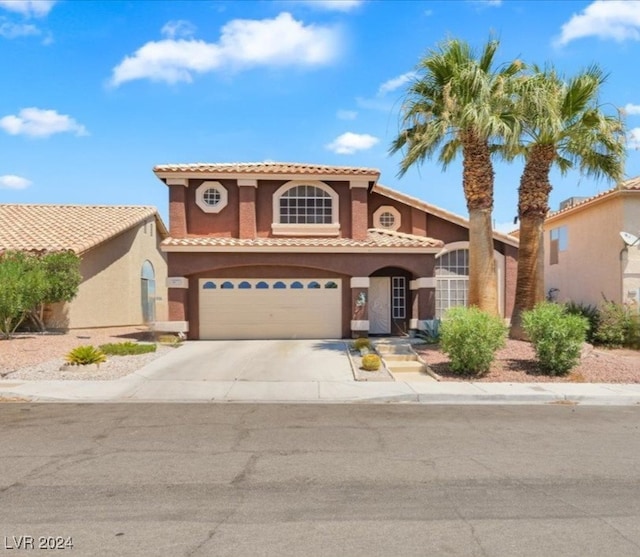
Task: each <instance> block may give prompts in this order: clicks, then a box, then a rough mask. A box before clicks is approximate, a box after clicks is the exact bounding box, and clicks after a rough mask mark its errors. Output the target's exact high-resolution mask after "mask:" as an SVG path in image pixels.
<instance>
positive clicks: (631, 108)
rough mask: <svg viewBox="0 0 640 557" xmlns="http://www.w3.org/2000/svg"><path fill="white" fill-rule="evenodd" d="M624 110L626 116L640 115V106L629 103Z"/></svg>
mask: <svg viewBox="0 0 640 557" xmlns="http://www.w3.org/2000/svg"><path fill="white" fill-rule="evenodd" d="M623 110H624V112H625V113H626V114H633V115H635V114H640V104H631V103H629V104H627V105H626V106H625V107H624V109H623Z"/></svg>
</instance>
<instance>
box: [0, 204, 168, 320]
mask: <svg viewBox="0 0 640 557" xmlns="http://www.w3.org/2000/svg"><path fill="white" fill-rule="evenodd" d="M167 235H168V233H167V229H166V228H165V226H164V224H163V223H162V220H161V219H160V216H159V215H158V212H157V210H156V209H155V208H154V207H130V206H107V205H102V206H88V205H87V206H85V205H19V204H15V205H14V204H0V251H4V250H23V251H31V252H39V253H43V252H53V251H63V250H71V251H73V252H75V253H76V254H78V255H79V256H80V258H81V263H80V272H81V274H82V282H81V284H80V288H79V290H78V295H77V297H76V298H75V299H74V300H73V301H72V302H70V303H68V304H53V305H51V306H49V307H47V308H46V310H45V323H46V325H47V326H48V327H51V328H62V329H78V328H88V327H114V326H126V325H140V324H143V323H147V322H152V321H155V320H156V319H161V320H164V319H166V316H167V290H166V277H167V263H166V258H165V255H164V254H163V253H162V252H161V251H160V242H161V241H162V240H163V239H164V238H166V237H167Z"/></svg>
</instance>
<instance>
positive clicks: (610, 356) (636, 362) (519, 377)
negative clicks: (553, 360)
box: [414, 339, 640, 383]
mask: <svg viewBox="0 0 640 557" xmlns="http://www.w3.org/2000/svg"><path fill="white" fill-rule="evenodd" d="M414 349H415V350H416V352H418V354H420V356H421V357H422V358H423V359H424V360H425V361H426V362H427V364H428V365H429V366H430V367H431V369H432V370H433V371H435V372H436V373H437V374H438V375H440V376H441V377H442V378H443V380H445V381H484V382H506V383H538V382H540V383H541V382H573V383H640V351H637V350H629V349H619V350H606V349H602V348H594V349H589V350H583V356H582V358H581V360H580V363H579V365H578V366H576V367H575V368H573V370H571V372H570V373H569V374H568V375H566V376H561V377H552V376H549V375H545V374H544V373H542V372H541V371H540V369H539V368H538V364H537V362H536V359H535V352H534V350H533V346H532V345H531V343H529V342H525V341H521V340H511V339H509V340H507V344H506V346H505V347H504V348H503V349H501V350H498V352H497V353H496V358H495V360H494V362H493V364H492V365H491V369H490V370H489V373H487V374H486V375H483V376H482V377H477V376H469V375H467V376H460V375H458V374H456V373H454V372H452V371H451V370H450V369H449V359H448V357H447V356H446V354H443V353H442V352H440V349H439V347H438V346H437V345H426V344H423V345H415V346H414Z"/></svg>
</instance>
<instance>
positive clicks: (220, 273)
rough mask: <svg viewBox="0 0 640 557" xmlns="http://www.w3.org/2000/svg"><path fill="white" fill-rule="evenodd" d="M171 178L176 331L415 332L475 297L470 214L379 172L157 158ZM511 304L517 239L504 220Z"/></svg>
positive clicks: (504, 300) (171, 325)
mask: <svg viewBox="0 0 640 557" xmlns="http://www.w3.org/2000/svg"><path fill="white" fill-rule="evenodd" d="M154 172H155V174H156V176H157V177H158V178H159V179H161V180H162V181H163V182H164V183H165V184H166V185H167V186H168V189H169V205H170V207H169V228H170V237H169V238H167V239H166V240H164V241H163V242H162V249H163V250H164V251H165V252H167V255H168V265H169V279H168V286H169V319H170V322H168V323H162V324H158V327H159V328H164V329H167V330H180V331H188V335H189V338H192V339H222V338H256V339H258V338H336V337H352V336H359V335H363V334H381V335H389V334H392V335H396V334H406V333H408V332H409V331H410V330H411V329H416V328H419V327H421V322H422V321H424V320H428V319H434V318H437V317H440V316H441V315H442V313H443V312H444V311H445V310H446V309H447V308H448V307H450V306H453V305H460V304H464V303H465V302H466V296H467V283H468V239H469V230H468V222H467V220H465V219H463V218H462V217H459V216H456V215H454V214H452V213H449V212H447V211H444V210H442V209H439V208H437V207H434V206H433V205H429V204H428V203H424V202H422V201H419V200H418V199H414V198H413V197H409V196H407V195H404V194H402V193H400V192H397V191H394V190H392V189H389V188H386V187H384V186H381V185H379V184H378V183H377V182H378V177H379V171H378V170H375V169H371V168H356V167H334V166H321V165H311V164H290V163H238V164H185V165H179V164H178V165H162V166H157V167H155V168H154ZM494 238H495V258H496V261H497V263H498V274H499V281H498V282H499V296H500V304H501V312H502V314H503V315H504V316H505V317H509V316H510V315H511V310H512V307H513V296H514V287H515V279H516V258H517V240H515V239H514V238H511V237H509V236H507V235H505V234H500V233H498V232H496V233H495V236H494Z"/></svg>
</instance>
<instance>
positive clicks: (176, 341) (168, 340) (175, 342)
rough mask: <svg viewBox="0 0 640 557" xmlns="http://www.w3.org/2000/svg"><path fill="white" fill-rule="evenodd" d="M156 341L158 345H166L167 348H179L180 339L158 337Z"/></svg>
mask: <svg viewBox="0 0 640 557" xmlns="http://www.w3.org/2000/svg"><path fill="white" fill-rule="evenodd" d="M157 341H158V342H159V343H160V344H168V345H169V346H174V347H175V346H180V343H182V339H181V338H180V337H179V336H178V335H166V334H165V335H158V336H157Z"/></svg>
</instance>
